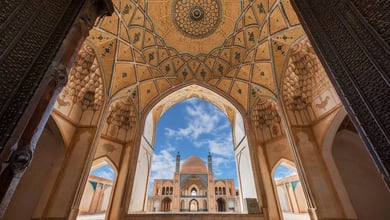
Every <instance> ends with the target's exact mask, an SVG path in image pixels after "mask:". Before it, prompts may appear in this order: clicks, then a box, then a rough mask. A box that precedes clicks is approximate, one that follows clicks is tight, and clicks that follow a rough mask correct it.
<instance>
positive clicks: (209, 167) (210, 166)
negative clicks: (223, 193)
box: [207, 152, 213, 172]
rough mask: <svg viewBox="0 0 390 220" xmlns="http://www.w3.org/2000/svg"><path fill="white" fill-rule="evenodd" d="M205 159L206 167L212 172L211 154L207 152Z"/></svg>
mask: <svg viewBox="0 0 390 220" xmlns="http://www.w3.org/2000/svg"><path fill="white" fill-rule="evenodd" d="M207 161H208V169H209V172H213V162H212V160H211V154H210V152H209V155H208V156H207Z"/></svg>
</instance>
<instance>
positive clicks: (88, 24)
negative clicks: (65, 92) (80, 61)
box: [0, 0, 113, 218]
mask: <svg viewBox="0 0 390 220" xmlns="http://www.w3.org/2000/svg"><path fill="white" fill-rule="evenodd" d="M38 2H40V3H38ZM25 3H26V2H25ZM25 3H20V4H25ZM7 4H10V5H9V6H10V7H9V8H14V13H13V14H12V13H11V12H10V11H6V10H7V9H9V8H6V9H4V10H5V11H6V12H8V13H9V16H10V17H8V18H7V22H9V24H10V25H12V22H16V23H17V22H20V21H21V18H20V17H15V16H14V14H17V13H16V11H18V10H19V9H20V8H21V5H19V7H18V5H12V4H18V3H7ZM11 6H15V7H11ZM25 7H26V8H27V9H29V10H30V11H28V10H26V11H23V13H30V15H28V14H19V15H20V16H22V17H23V16H25V17H26V23H24V25H26V26H20V27H16V28H20V30H18V31H19V34H20V35H18V36H15V37H16V39H17V40H16V41H14V43H15V44H11V43H10V46H8V48H7V51H6V52H5V53H3V54H1V55H0V56H1V58H0V66H1V68H0V69H1V70H0V71H1V75H10V74H12V75H14V76H15V77H13V78H12V79H10V80H8V81H9V82H7V81H3V82H2V83H6V84H7V85H5V87H4V88H8V90H9V91H8V90H7V91H3V92H4V93H7V94H6V95H4V96H3V99H2V100H1V102H3V104H4V105H3V107H2V108H1V111H0V118H2V119H4V120H2V121H3V122H2V125H1V128H0V131H1V134H0V135H1V137H0V143H1V144H0V146H1V148H0V151H1V155H0V163H1V165H2V170H1V171H2V172H1V182H0V183H1V184H0V185H1V188H0V199H1V204H0V218H1V217H2V216H3V214H4V212H5V210H6V208H7V206H8V203H9V201H10V199H11V198H12V195H13V192H14V191H15V189H16V187H17V185H18V182H19V180H20V178H21V176H22V175H23V173H24V170H25V169H26V168H27V166H28V165H29V164H30V162H31V160H32V158H33V153H34V149H35V145H36V143H37V141H38V139H39V137H40V135H41V133H42V130H43V128H44V126H45V124H46V122H47V120H48V118H49V115H50V112H51V110H52V108H53V106H54V102H55V100H56V98H57V96H58V94H59V92H60V91H61V89H62V88H63V87H64V86H65V84H66V79H67V73H68V72H69V69H70V67H71V66H72V64H73V62H74V58H75V56H76V55H77V52H78V50H79V49H80V46H81V44H82V42H83V41H84V40H85V38H86V37H87V36H88V32H89V30H90V29H91V28H92V27H93V24H94V21H95V20H96V18H97V17H101V16H104V15H107V14H111V13H112V12H113V5H112V2H111V1H109V0H88V1H86V2H85V3H84V1H72V2H71V3H69V2H68V1H65V0H63V1H56V2H55V3H53V2H49V1H48V2H41V1H36V2H33V4H32V5H26V6H25ZM30 7H31V8H30ZM81 7H82V8H81ZM80 8H81V9H80ZM2 10H3V9H2ZM77 14H78V15H77ZM29 16H30V17H29ZM72 23H73V25H72ZM9 27H11V26H9ZM6 28H8V26H7V27H6ZM14 28H15V27H13V28H12V29H14ZM49 30H50V31H51V32H50V31H49ZM30 32H31V33H30ZM4 34H5V35H3V36H5V37H12V34H13V33H12V32H11V31H9V32H8V29H7V30H6V31H5V32H4ZM7 34H8V35H7ZM13 40H15V39H13ZM5 42H6V41H5ZM61 42H62V44H61ZM28 43H30V45H26V44H28ZM1 46H4V45H1ZM18 46H20V48H18ZM18 49H19V50H18ZM57 49H58V51H57ZM25 50H31V51H27V53H26V51H25ZM23 56H25V57H23ZM17 58H18V59H19V60H18V59H17ZM11 59H12V60H11ZM42 59H43V60H42ZM18 61H19V62H18ZM14 62H18V63H14ZM50 63H51V65H50V66H49V64H50ZM15 65H16V66H15ZM16 67H17V68H16ZM17 71H19V73H17ZM8 72H10V73H8ZM11 72H12V73H11ZM16 112H18V113H17V114H16Z"/></svg>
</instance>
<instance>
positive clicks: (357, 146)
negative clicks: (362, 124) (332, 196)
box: [322, 109, 390, 220]
mask: <svg viewBox="0 0 390 220" xmlns="http://www.w3.org/2000/svg"><path fill="white" fill-rule="evenodd" d="M322 153H323V158H324V161H325V163H326V165H327V167H328V169H329V170H330V172H329V173H330V176H331V178H332V181H333V183H334V184H335V188H336V189H337V193H338V195H339V198H340V200H341V201H342V202H341V203H342V205H343V209H344V211H345V213H346V215H347V217H349V218H356V219H362V220H365V219H378V220H382V219H383V220H385V219H389V218H390V209H389V204H390V192H389V191H388V188H387V187H386V185H385V183H384V181H383V179H382V176H381V174H380V173H379V172H378V169H377V167H376V166H375V164H374V162H373V160H372V158H371V157H370V155H369V153H368V151H367V149H366V147H365V145H364V143H363V141H362V140H361V138H360V137H359V135H358V134H357V132H356V130H355V128H354V126H353V125H352V122H351V121H350V119H349V117H348V116H347V114H346V112H345V110H344V109H341V110H340V111H339V112H338V114H336V116H335V117H334V119H333V121H332V123H331V124H330V126H329V128H328V131H327V133H326V135H325V138H324V143H323V148H322Z"/></svg>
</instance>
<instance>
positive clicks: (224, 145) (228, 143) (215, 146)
mask: <svg viewBox="0 0 390 220" xmlns="http://www.w3.org/2000/svg"><path fill="white" fill-rule="evenodd" d="M208 146H209V151H210V152H211V153H212V154H215V155H219V156H224V157H228V158H231V157H233V156H234V150H233V142H232V137H231V136H228V135H221V137H220V138H218V139H214V140H209V141H208Z"/></svg>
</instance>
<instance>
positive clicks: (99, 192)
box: [89, 183, 104, 214]
mask: <svg viewBox="0 0 390 220" xmlns="http://www.w3.org/2000/svg"><path fill="white" fill-rule="evenodd" d="M103 187H104V184H103V183H97V185H96V189H95V193H94V194H93V197H92V202H91V206H90V208H89V213H91V214H93V213H98V212H99V211H100V210H99V209H100V204H101V200H102V196H103Z"/></svg>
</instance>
